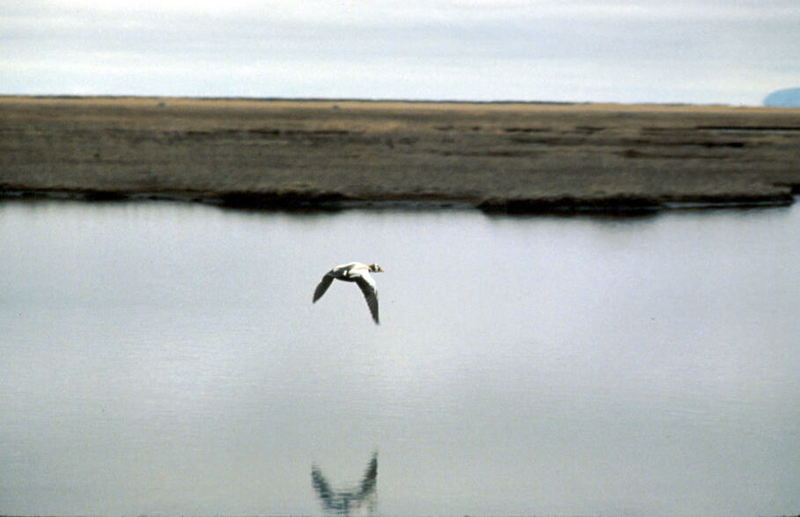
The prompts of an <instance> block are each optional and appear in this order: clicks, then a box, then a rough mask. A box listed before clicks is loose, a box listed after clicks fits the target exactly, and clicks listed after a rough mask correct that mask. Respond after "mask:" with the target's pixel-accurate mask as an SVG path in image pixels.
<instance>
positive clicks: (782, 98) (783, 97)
mask: <svg viewBox="0 0 800 517" xmlns="http://www.w3.org/2000/svg"><path fill="white" fill-rule="evenodd" d="M764 106H769V107H770V108H800V88H786V89H785V90H778V91H774V92H772V93H770V94H769V95H767V96H766V97H765V98H764Z"/></svg>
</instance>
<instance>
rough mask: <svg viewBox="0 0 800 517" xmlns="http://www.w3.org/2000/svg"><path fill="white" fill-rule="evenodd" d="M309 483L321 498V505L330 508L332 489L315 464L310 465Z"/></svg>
mask: <svg viewBox="0 0 800 517" xmlns="http://www.w3.org/2000/svg"><path fill="white" fill-rule="evenodd" d="M311 484H312V485H313V486H314V490H316V491H317V495H318V496H319V498H320V499H321V500H322V505H323V506H324V507H325V508H331V507H332V505H333V490H331V486H330V485H329V484H328V480H326V479H325V476H323V475H322V472H320V470H319V469H318V468H317V467H316V466H314V467H311Z"/></svg>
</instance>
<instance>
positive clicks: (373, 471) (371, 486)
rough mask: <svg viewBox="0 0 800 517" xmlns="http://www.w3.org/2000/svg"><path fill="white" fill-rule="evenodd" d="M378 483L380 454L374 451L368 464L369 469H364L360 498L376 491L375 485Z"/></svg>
mask: <svg viewBox="0 0 800 517" xmlns="http://www.w3.org/2000/svg"><path fill="white" fill-rule="evenodd" d="M377 483H378V454H377V453H374V454H373V455H372V459H371V460H370V461H369V464H368V465H367V470H366V471H364V478H363V479H362V480H361V492H360V493H359V497H360V498H362V499H363V498H365V497H367V496H368V495H370V494H371V493H372V492H374V491H375V485H376V484H377Z"/></svg>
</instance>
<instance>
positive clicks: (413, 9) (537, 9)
mask: <svg viewBox="0 0 800 517" xmlns="http://www.w3.org/2000/svg"><path fill="white" fill-rule="evenodd" d="M0 45H1V47H0V48H2V52H0V93H2V94H15V93H19V94H107V95H127V94H132V95H167V96H172V95H185V96H248V97H328V98H343V97H346V98H376V99H386V98H392V99H447V100H540V101H596V102H603V101H611V102H664V103H670V102H681V103H698V104H705V103H722V104H733V105H740V104H741V105H760V104H761V102H762V101H763V98H764V97H765V96H766V95H767V94H768V93H770V92H771V91H774V90H777V89H781V88H787V87H793V86H800V0H669V1H665V0H609V1H604V0H560V1H556V0H402V1H401V0H394V1H389V0H360V1H357V0H260V1H248V0H217V1H211V0H161V1H158V2H151V1H148V0H140V1H138V2H137V1H122V0H30V1H28V0H0Z"/></svg>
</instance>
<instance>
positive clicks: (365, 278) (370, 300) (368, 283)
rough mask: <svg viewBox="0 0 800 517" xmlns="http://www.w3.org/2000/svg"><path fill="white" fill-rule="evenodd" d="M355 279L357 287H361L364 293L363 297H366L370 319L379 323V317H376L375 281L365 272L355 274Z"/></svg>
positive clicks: (376, 295) (376, 296)
mask: <svg viewBox="0 0 800 517" xmlns="http://www.w3.org/2000/svg"><path fill="white" fill-rule="evenodd" d="M355 281H356V283H357V284H358V287H360V288H361V292H362V293H364V298H366V299H367V305H368V306H369V312H370V313H372V319H373V320H375V324H376V325H378V324H380V319H379V318H378V290H377V289H376V288H375V281H374V280H373V279H372V277H371V276H369V275H368V274H366V273H364V274H363V275H361V276H357V277H356V278H355Z"/></svg>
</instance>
